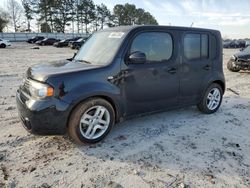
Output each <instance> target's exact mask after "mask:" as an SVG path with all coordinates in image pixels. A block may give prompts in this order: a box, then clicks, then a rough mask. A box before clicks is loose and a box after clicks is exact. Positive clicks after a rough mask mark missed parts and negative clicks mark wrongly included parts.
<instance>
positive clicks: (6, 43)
mask: <svg viewBox="0 0 250 188" xmlns="http://www.w3.org/2000/svg"><path fill="white" fill-rule="evenodd" d="M10 45H11V44H10V42H9V41H8V40H4V39H1V38H0V48H6V46H10Z"/></svg>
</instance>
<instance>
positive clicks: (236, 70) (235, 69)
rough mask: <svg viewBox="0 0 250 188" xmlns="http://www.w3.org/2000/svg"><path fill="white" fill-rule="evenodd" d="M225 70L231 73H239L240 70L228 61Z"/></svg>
mask: <svg viewBox="0 0 250 188" xmlns="http://www.w3.org/2000/svg"><path fill="white" fill-rule="evenodd" d="M227 69H228V70H230V71H232V72H239V71H240V68H239V67H237V66H236V65H235V63H234V62H233V61H228V63H227Z"/></svg>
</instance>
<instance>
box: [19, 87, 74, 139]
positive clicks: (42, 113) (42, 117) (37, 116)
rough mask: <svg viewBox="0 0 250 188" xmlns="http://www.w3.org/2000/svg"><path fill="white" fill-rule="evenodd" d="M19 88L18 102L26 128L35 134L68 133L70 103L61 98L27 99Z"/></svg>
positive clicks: (20, 114) (20, 115)
mask: <svg viewBox="0 0 250 188" xmlns="http://www.w3.org/2000/svg"><path fill="white" fill-rule="evenodd" d="M23 95H24V94H23V93H22V92H21V91H20V90H18V91H17V93H16V104H17V109H18V114H19V117H20V119H21V121H22V124H23V126H24V128H25V129H26V130H27V131H28V132H30V133H33V134H39V135H62V134H65V133H66V130H67V121H68V116H69V114H70V108H69V105H68V104H67V103H65V102H63V101H61V100H59V99H55V98H51V99H46V100H35V99H27V98H26V99H25V96H23Z"/></svg>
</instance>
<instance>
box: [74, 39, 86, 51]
mask: <svg viewBox="0 0 250 188" xmlns="http://www.w3.org/2000/svg"><path fill="white" fill-rule="evenodd" d="M87 39H88V38H80V39H78V40H77V41H75V42H72V43H71V44H70V47H71V49H77V50H79V49H80V48H81V46H82V45H83V44H84V43H85V41H86V40H87Z"/></svg>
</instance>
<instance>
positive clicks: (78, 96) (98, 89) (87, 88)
mask: <svg viewBox="0 0 250 188" xmlns="http://www.w3.org/2000/svg"><path fill="white" fill-rule="evenodd" d="M120 95H121V91H120V88H118V87H117V86H115V85H113V84H111V83H109V82H105V83H100V82H91V83H85V84H81V85H79V86H77V87H75V88H73V89H72V90H70V91H68V92H67V94H66V95H65V96H63V97H61V100H63V101H64V102H66V103H68V104H70V106H71V109H73V108H74V107H76V106H77V105H78V104H79V103H81V102H82V101H84V100H86V99H88V98H91V97H102V98H105V99H108V101H109V102H111V103H112V105H113V106H114V108H115V110H116V115H117V119H119V118H120V116H122V115H123V114H124V105H125V104H124V102H123V101H121V100H120V99H121V97H120Z"/></svg>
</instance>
